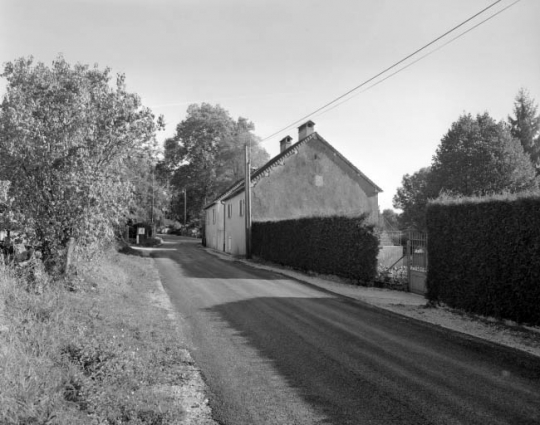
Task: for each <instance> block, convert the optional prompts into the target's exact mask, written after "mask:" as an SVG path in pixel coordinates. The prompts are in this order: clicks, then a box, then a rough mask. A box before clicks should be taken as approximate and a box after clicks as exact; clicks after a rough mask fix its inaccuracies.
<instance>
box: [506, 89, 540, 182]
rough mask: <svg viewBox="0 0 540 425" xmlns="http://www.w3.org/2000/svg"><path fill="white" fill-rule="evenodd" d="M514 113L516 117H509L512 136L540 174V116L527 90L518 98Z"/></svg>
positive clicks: (520, 92)
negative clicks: (519, 143)
mask: <svg viewBox="0 0 540 425" xmlns="http://www.w3.org/2000/svg"><path fill="white" fill-rule="evenodd" d="M513 112H514V116H509V117H508V122H509V123H510V127H511V130H510V131H511V133H512V136H514V137H515V138H517V139H518V140H519V141H520V142H521V146H523V150H524V151H525V152H526V153H527V154H528V155H529V156H530V158H531V161H532V163H533V166H534V167H535V168H536V169H537V173H540V116H539V115H538V105H536V104H535V102H534V100H533V99H531V97H530V96H529V93H528V92H527V91H526V90H525V89H521V90H520V91H519V93H518V95H517V96H516V99H515V102H514V111H513Z"/></svg>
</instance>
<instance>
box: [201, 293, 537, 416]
mask: <svg viewBox="0 0 540 425" xmlns="http://www.w3.org/2000/svg"><path fill="white" fill-rule="evenodd" d="M205 312H206V313H208V314H209V315H210V316H209V317H212V318H213V319H212V320H221V321H223V322H224V323H225V325H226V328H229V329H230V330H231V335H230V338H238V341H237V342H235V343H236V344H242V343H247V344H249V346H251V347H253V348H255V349H256V350H257V352H258V353H260V356H261V357H263V358H265V359H268V360H269V361H270V364H271V365H272V367H273V369H275V370H276V371H277V373H278V374H279V376H281V377H282V378H283V379H284V380H285V381H286V383H287V385H288V386H289V387H290V388H292V389H294V391H295V392H296V393H297V394H299V395H300V396H301V397H302V398H303V399H304V400H305V401H306V402H307V403H308V404H309V405H311V406H312V407H313V408H315V410H316V411H317V412H318V413H319V414H321V415H322V416H323V417H324V418H326V420H325V423H331V424H362V423H376V424H388V423H414V424H424V423H425V424H427V423H446V422H447V421H448V420H449V421H450V422H452V420H455V421H457V422H460V423H471V424H476V423H478V424H484V423H488V422H490V419H492V420H493V422H497V421H502V422H505V420H506V421H508V422H507V423H534V420H536V419H538V416H537V414H538V413H537V410H536V407H537V402H538V396H537V394H538V391H539V390H540V372H539V371H540V359H538V358H535V357H534V356H527V355H525V354H521V353H518V352H517V351H515V350H509V349H506V348H502V347H501V349H497V348H496V347H494V345H493V344H486V343H483V342H480V341H475V340H474V339H471V338H468V337H462V336H460V335H458V334H456V333H452V332H448V331H445V330H443V329H439V328H437V327H435V326H432V325H426V324H423V323H420V322H417V321H414V320H409V319H406V318H401V317H398V316H396V315H393V314H386V313H384V312H380V311H378V310H377V309H372V308H363V307H362V306H359V305H358V304H357V303H355V302H352V301H349V300H346V299H343V298H329V297H321V298H279V297H261V298H251V299H248V300H242V301H237V302H232V303H224V304H220V305H217V306H214V307H212V308H208V309H206V310H205ZM535 371H536V372H535ZM535 394H536V395H535ZM486 412H487V413H486ZM535 412H536V413H535ZM445 415H446V416H445ZM485 415H487V416H485ZM445 417H446V420H443V419H444V418H445ZM486 421H487V422H486ZM502 422H501V423H502Z"/></svg>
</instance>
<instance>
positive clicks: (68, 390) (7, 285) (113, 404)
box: [0, 250, 213, 425]
mask: <svg viewBox="0 0 540 425" xmlns="http://www.w3.org/2000/svg"><path fill="white" fill-rule="evenodd" d="M127 253H128V254H130V253H131V254H135V253H133V252H127ZM43 279H46V277H43ZM26 282H27V280H26V279H24V277H21V276H17V275H16V274H15V273H14V272H13V270H9V269H7V268H2V269H0V406H2V409H0V423H2V424H6V425H9V424H30V423H36V424H37V423H40V424H51V425H52V424H60V425H63V424H66V425H67V424H70V425H71V424H75V423H76V424H91V425H100V424H102V425H105V424H108V425H116V424H137V425H139V424H140V425H168V424H170V425H172V424H194V425H202V424H212V423H213V421H211V419H210V410H209V407H208V405H207V401H206V399H205V396H204V389H205V387H204V383H203V382H202V379H201V377H200V373H199V371H198V369H197V368H196V367H195V365H194V363H193V360H192V359H191V356H190V355H189V352H188V351H187V350H186V349H185V347H183V346H182V343H181V341H180V340H179V338H178V329H177V328H176V323H175V321H173V320H171V317H172V316H171V314H173V313H171V308H170V306H167V301H168V298H166V295H165V294H164V292H163V288H162V287H161V283H160V281H159V278H158V275H157V270H156V269H155V268H154V267H153V260H152V259H148V258H142V257H140V256H135V255H123V254H120V253H117V252H115V251H112V250H111V251H110V252H107V254H106V256H103V257H102V258H101V259H99V261H98V262H96V263H94V264H92V265H91V266H85V265H79V268H78V274H75V275H73V276H70V282H54V281H47V282H42V284H41V285H40V287H42V288H45V289H43V290H40V291H35V290H34V289H33V288H34V287H29V286H28V285H27V283H26ZM67 287H70V288H72V289H75V290H72V291H69V290H67V289H66V288H67ZM165 299H166V300H165Z"/></svg>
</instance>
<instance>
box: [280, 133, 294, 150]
mask: <svg viewBox="0 0 540 425" xmlns="http://www.w3.org/2000/svg"><path fill="white" fill-rule="evenodd" d="M291 141H292V137H291V136H286V137H284V138H283V139H281V141H280V142H279V148H280V150H279V151H280V152H283V151H284V150H285V149H287V148H288V147H289V146H291Z"/></svg>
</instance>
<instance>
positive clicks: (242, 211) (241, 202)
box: [240, 199, 244, 217]
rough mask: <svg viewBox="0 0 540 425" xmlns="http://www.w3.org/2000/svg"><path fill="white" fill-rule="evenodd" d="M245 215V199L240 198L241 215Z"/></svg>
mask: <svg viewBox="0 0 540 425" xmlns="http://www.w3.org/2000/svg"><path fill="white" fill-rule="evenodd" d="M243 216H244V200H243V199H240V217H243Z"/></svg>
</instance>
